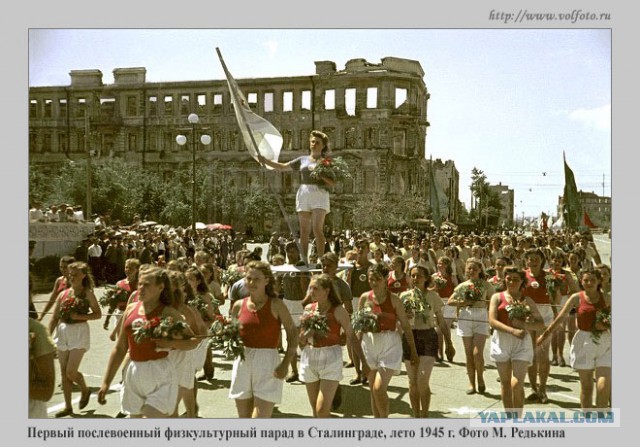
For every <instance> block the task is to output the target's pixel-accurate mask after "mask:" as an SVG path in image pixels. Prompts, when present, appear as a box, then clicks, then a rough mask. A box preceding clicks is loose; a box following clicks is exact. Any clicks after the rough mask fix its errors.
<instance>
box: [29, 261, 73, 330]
mask: <svg viewBox="0 0 640 447" xmlns="http://www.w3.org/2000/svg"><path fill="white" fill-rule="evenodd" d="M74 262H76V258H74V257H73V256H63V257H61V258H60V263H59V264H58V266H59V268H60V276H59V277H58V278H56V280H55V282H54V283H53V290H52V291H51V295H50V296H49V301H48V302H47V304H46V305H45V306H44V309H43V311H42V313H41V314H40V316H39V317H38V321H42V319H43V318H44V316H45V315H46V314H47V312H49V309H51V308H52V307H53V305H54V304H55V303H56V298H58V295H59V294H60V292H62V291H63V290H64V289H66V288H68V287H69V264H72V263H74Z"/></svg>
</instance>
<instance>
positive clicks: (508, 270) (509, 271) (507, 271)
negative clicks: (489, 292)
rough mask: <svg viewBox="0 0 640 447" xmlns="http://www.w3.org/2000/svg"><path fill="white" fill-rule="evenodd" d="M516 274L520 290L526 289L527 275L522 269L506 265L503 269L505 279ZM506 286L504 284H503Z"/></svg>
mask: <svg viewBox="0 0 640 447" xmlns="http://www.w3.org/2000/svg"><path fill="white" fill-rule="evenodd" d="M514 273H515V274H517V275H518V276H519V277H520V280H521V282H520V289H524V288H526V287H527V274H526V273H525V271H524V270H523V269H521V268H520V267H518V266H515V265H508V266H506V267H505V268H504V276H505V278H506V276H507V275H511V274H514ZM505 285H506V282H505Z"/></svg>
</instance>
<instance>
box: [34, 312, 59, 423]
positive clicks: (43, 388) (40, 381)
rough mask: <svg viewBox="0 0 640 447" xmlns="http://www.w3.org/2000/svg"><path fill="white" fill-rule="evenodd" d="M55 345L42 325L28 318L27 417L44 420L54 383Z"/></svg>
mask: <svg viewBox="0 0 640 447" xmlns="http://www.w3.org/2000/svg"><path fill="white" fill-rule="evenodd" d="M55 354H56V345H55V343H54V342H53V340H52V339H51V337H50V336H49V333H48V332H47V328H46V327H44V325H43V324H42V323H40V322H39V321H36V320H34V319H33V318H29V417H30V418H40V419H43V418H46V417H47V404H46V402H47V401H48V400H49V399H51V396H53V391H54V389H55V381H56V368H55V361H54V359H55Z"/></svg>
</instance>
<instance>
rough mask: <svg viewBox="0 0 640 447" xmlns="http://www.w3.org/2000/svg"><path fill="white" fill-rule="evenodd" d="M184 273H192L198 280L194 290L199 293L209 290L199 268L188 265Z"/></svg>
mask: <svg viewBox="0 0 640 447" xmlns="http://www.w3.org/2000/svg"><path fill="white" fill-rule="evenodd" d="M184 275H185V276H187V275H193V276H194V277H195V278H196V279H197V280H198V285H197V286H196V290H195V291H196V292H198V293H199V294H203V293H208V292H209V285H208V284H207V282H206V281H205V279H204V275H203V274H202V272H201V271H200V269H199V268H198V267H189V268H188V269H187V270H186V271H185V272H184Z"/></svg>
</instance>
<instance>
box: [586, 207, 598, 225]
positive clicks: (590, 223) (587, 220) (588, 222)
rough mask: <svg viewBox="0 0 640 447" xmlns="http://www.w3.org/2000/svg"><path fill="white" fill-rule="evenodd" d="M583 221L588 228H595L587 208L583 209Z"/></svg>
mask: <svg viewBox="0 0 640 447" xmlns="http://www.w3.org/2000/svg"><path fill="white" fill-rule="evenodd" d="M583 223H584V224H585V225H586V226H587V227H589V228H596V226H597V225H596V224H594V223H593V222H592V221H591V218H590V217H589V214H587V210H585V211H584V220H583Z"/></svg>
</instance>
